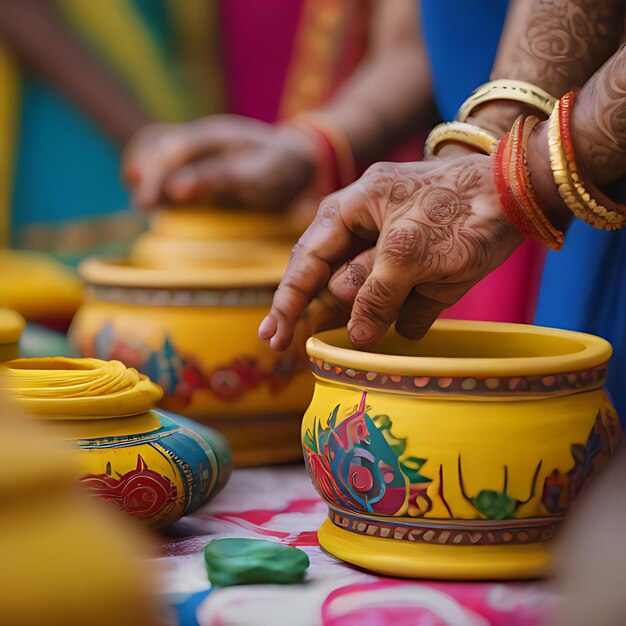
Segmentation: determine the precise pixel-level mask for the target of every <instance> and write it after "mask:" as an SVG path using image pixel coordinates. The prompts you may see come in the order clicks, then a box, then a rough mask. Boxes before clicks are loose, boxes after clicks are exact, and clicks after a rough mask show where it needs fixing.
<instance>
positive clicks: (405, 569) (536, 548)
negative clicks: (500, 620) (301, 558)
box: [317, 519, 551, 580]
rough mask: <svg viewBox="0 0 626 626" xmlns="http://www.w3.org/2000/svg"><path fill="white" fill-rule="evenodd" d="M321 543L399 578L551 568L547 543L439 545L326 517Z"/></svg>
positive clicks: (516, 575) (485, 576)
mask: <svg viewBox="0 0 626 626" xmlns="http://www.w3.org/2000/svg"><path fill="white" fill-rule="evenodd" d="M317 536H318V539H319V543H320V546H322V548H324V550H326V551H327V552H330V554H332V555H334V556H336V557H337V558H338V559H341V560H342V561H345V562H347V563H351V564H352V565H356V566H358V567H362V568H364V569H367V570H370V571H373V572H376V573H378V574H384V575H385V576H398V577H401V578H430V579H439V580H495V579H507V580H517V579H527V578H541V577H543V576H546V575H547V574H548V573H549V570H550V560H551V559H550V550H549V544H547V543H535V544H528V545H515V546H440V545H428V544H423V543H411V542H407V541H398V540H393V539H382V538H380V537H368V536H364V535H357V534H355V533H353V532H350V531H347V530H344V529H342V528H339V527H338V526H336V525H335V524H333V523H332V522H331V521H330V520H329V519H327V520H325V521H324V523H323V524H322V526H321V527H320V529H319V531H318V534H317Z"/></svg>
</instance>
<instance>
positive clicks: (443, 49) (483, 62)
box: [421, 0, 508, 120]
mask: <svg viewBox="0 0 626 626" xmlns="http://www.w3.org/2000/svg"><path fill="white" fill-rule="evenodd" d="M507 8H508V0H472V2H469V1H468V0H422V2H421V13H422V28H423V35H424V40H425V43H426V48H427V50H428V55H429V57H430V62H431V68H432V74H433V89H434V92H435V101H436V103H437V107H438V108H439V112H440V114H441V117H442V118H443V119H444V120H452V119H454V116H455V115H456V112H457V110H458V108H459V107H460V106H461V105H462V104H463V102H464V101H465V99H466V98H467V96H468V95H469V94H470V93H471V92H472V91H473V90H474V89H476V87H479V86H480V85H482V84H483V83H486V82H487V81H488V80H489V73H490V72H491V68H492V66H493V61H494V58H495V55H496V51H497V49H498V43H499V41H500V32H501V31H502V27H503V25H504V19H505V17H506V11H507Z"/></svg>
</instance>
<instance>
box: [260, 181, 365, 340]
mask: <svg viewBox="0 0 626 626" xmlns="http://www.w3.org/2000/svg"><path fill="white" fill-rule="evenodd" d="M361 204H362V198H361V192H360V188H359V187H358V183H355V184H353V185H351V186H350V187H347V188H346V189H343V190H341V191H340V192H337V193H336V194H333V195H332V196H329V197H328V198H326V199H325V200H323V201H322V203H321V205H320V208H319V211H318V213H317V216H316V217H315V219H314V220H313V222H312V223H311V225H310V226H309V227H308V228H307V230H306V231H305V233H304V234H303V235H302V237H300V240H299V242H298V243H297V244H296V246H295V247H294V249H293V251H292V253H291V258H290V259H289V263H288V265H287V268H286V270H285V273H284V275H283V278H282V280H281V281H280V284H279V285H278V289H277V290H276V293H275V294H274V300H273V303H272V308H271V310H270V312H269V314H268V315H267V317H266V318H265V319H264V320H263V322H262V323H261V326H260V327H259V337H260V338H261V339H269V340H270V346H271V347H272V349H273V350H278V351H281V350H285V349H287V348H288V347H289V345H290V343H291V340H292V338H293V331H294V328H295V325H296V322H297V321H298V319H299V317H300V316H301V315H302V313H303V311H304V309H305V308H306V307H307V306H308V304H309V303H310V302H311V300H312V299H313V298H314V297H315V295H316V294H317V293H318V292H319V291H320V290H321V289H322V288H323V287H324V286H325V285H326V283H327V282H328V280H329V279H330V277H331V275H332V273H333V271H334V270H335V268H336V267H337V266H338V265H341V264H342V263H343V262H345V261H346V260H347V259H348V258H350V257H351V256H354V255H355V254H357V253H358V252H360V251H361V250H362V249H364V248H366V247H368V246H370V245H371V243H369V242H368V241H367V240H365V239H363V238H362V237H360V236H357V235H356V234H355V233H354V227H355V224H351V223H350V221H349V216H350V215H352V214H354V211H353V210H352V209H353V207H356V206H360V205H361ZM346 220H348V221H346Z"/></svg>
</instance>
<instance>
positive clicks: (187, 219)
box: [129, 207, 299, 270]
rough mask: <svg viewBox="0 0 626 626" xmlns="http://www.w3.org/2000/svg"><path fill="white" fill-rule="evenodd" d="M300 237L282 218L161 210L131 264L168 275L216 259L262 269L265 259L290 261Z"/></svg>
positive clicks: (210, 209) (215, 210) (219, 211)
mask: <svg viewBox="0 0 626 626" xmlns="http://www.w3.org/2000/svg"><path fill="white" fill-rule="evenodd" d="M298 234H299V233H298V232H297V230H296V228H295V226H294V225H293V224H292V223H291V222H290V220H289V218H288V217H287V216H285V215H282V214H279V213H269V212H263V211H237V210H227V209H219V208H214V207H193V208H189V207H176V208H169V209H161V210H158V211H154V212H153V213H152V215H151V216H150V230H149V231H148V232H146V233H144V234H143V235H141V236H140V237H139V239H138V240H137V242H136V243H135V246H134V247H133V250H132V251H131V254H130V257H129V260H130V262H131V263H132V264H133V265H135V266H137V267H148V268H156V269H168V270H171V269H174V268H176V269H184V268H192V267H203V266H205V265H206V264H207V263H209V264H211V263H212V262H214V260H215V259H220V260H221V261H222V262H227V263H229V264H231V265H237V264H239V265H241V264H242V263H243V264H244V265H247V266H248V267H250V266H251V265H259V264H260V265H262V264H263V263H264V258H265V257H266V255H269V256H270V257H271V256H275V255H276V254H283V255H285V256H286V255H287V254H288V253H289V250H290V249H291V247H292V246H293V244H294V243H295V241H296V240H297V238H298ZM237 244H238V245H237ZM242 250H245V254H243V255H242Z"/></svg>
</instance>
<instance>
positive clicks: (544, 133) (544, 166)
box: [527, 122, 572, 230]
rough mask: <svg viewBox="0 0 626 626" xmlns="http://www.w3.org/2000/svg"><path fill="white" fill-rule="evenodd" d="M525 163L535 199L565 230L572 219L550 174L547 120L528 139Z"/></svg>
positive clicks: (553, 220)
mask: <svg viewBox="0 0 626 626" xmlns="http://www.w3.org/2000/svg"><path fill="white" fill-rule="evenodd" d="M527 163H528V171H529V175H530V179H531V182H532V186H533V189H534V191H535V194H536V196H537V200H538V202H539V204H540V205H541V207H542V208H543V210H544V213H545V215H546V217H547V218H548V219H549V220H550V221H551V222H552V224H554V226H556V227H557V228H558V229H559V230H565V228H567V225H568V224H569V223H570V221H571V219H572V213H571V211H570V210H569V209H568V208H567V206H566V205H565V203H564V202H563V199H562V198H561V196H560V194H559V191H558V189H557V187H556V184H555V182H554V178H553V176H552V168H551V167H550V152H549V148H548V122H541V123H540V124H539V125H538V126H537V128H536V129H535V130H534V132H533V133H532V134H531V136H530V138H529V140H528V152H527Z"/></svg>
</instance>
